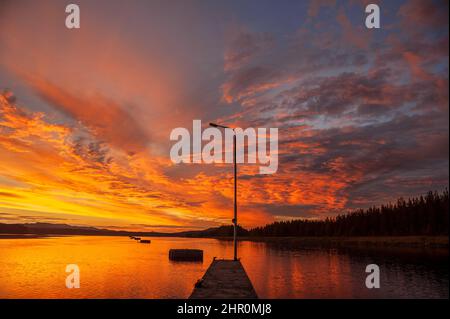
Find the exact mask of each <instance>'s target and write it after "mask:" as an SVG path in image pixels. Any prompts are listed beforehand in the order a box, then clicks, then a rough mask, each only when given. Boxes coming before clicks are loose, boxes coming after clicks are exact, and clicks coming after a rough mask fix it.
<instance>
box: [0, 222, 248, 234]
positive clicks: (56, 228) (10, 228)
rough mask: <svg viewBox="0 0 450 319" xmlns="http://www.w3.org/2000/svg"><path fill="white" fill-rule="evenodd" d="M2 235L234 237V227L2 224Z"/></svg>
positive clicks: (241, 229) (0, 231)
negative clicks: (188, 228)
mask: <svg viewBox="0 0 450 319" xmlns="http://www.w3.org/2000/svg"><path fill="white" fill-rule="evenodd" d="M0 234H37V235H97V236H153V237H154V236H161V237H227V236H233V226H220V227H216V228H208V229H205V230H198V231H183V232H176V233H162V232H129V231H116V230H110V229H102V228H96V227H88V226H73V225H68V224H51V223H25V224H4V223H0ZM238 235H239V236H246V235H248V231H247V230H245V229H243V228H242V227H238Z"/></svg>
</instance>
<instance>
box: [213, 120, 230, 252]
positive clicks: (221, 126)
mask: <svg viewBox="0 0 450 319" xmlns="http://www.w3.org/2000/svg"><path fill="white" fill-rule="evenodd" d="M209 125H210V126H212V127H217V128H223V129H227V128H229V129H232V130H233V163H234V218H233V220H232V221H233V226H234V227H233V243H234V258H233V259H234V260H237V164H236V132H235V131H234V129H233V128H231V127H228V126H224V125H219V124H215V123H209Z"/></svg>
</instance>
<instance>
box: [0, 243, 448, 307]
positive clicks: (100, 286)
mask: <svg viewBox="0 0 450 319" xmlns="http://www.w3.org/2000/svg"><path fill="white" fill-rule="evenodd" d="M151 241H152V242H151V244H140V243H137V242H135V241H134V240H131V239H129V238H128V237H96V236H95V237H93V236H68V237H50V238H30V239H0V298H187V297H188V296H189V295H190V293H191V292H192V289H193V286H194V283H195V282H196V281H197V280H198V279H199V278H201V277H202V276H203V274H204V272H205V271H206V269H207V268H208V266H209V264H210V262H211V260H212V258H213V257H214V256H215V257H218V258H230V257H231V256H232V242H229V241H220V240H215V239H191V238H165V237H164V238H151ZM171 248H198V249H203V250H204V261H203V262H202V263H201V262H200V263H195V262H194V263H192V262H190V263H189V262H172V261H169V259H168V251H169V249H171ZM239 254H240V256H241V261H242V263H243V265H244V267H245V269H246V271H247V274H248V276H249V277H250V279H251V281H252V282H253V284H254V287H255V290H256V292H257V294H258V296H259V297H260V298H448V297H449V278H448V269H449V263H448V251H447V250H433V251H430V250H427V251H422V250H420V249H401V250H399V249H395V250H392V249H389V250H388V249H383V250H341V249H296V250H292V249H290V250H288V249H280V248H279V247H274V246H272V245H269V244H266V243H256V242H249V241H244V242H241V243H239ZM373 263H374V264H377V265H378V266H379V267H380V271H381V276H380V277H381V288H380V289H367V288H366V286H365V278H366V276H367V274H366V273H365V268H366V265H368V264H373ZM67 264H77V265H78V266H79V269H80V288H79V289H67V288H66V286H65V280H66V276H67V275H68V274H67V273H66V272H65V269H66V265H67Z"/></svg>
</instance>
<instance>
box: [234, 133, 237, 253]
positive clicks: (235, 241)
mask: <svg viewBox="0 0 450 319" xmlns="http://www.w3.org/2000/svg"><path fill="white" fill-rule="evenodd" d="M233 147H234V149H233V162H234V219H233V223H234V232H233V241H234V260H237V163H236V133H234V135H233Z"/></svg>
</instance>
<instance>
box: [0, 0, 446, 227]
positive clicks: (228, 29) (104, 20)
mask: <svg viewBox="0 0 450 319" xmlns="http://www.w3.org/2000/svg"><path fill="white" fill-rule="evenodd" d="M68 3H70V2H68V1H16V0H14V1H7V0H6V1H5V0H3V1H0V92H3V93H2V94H1V95H0V222H6V223H16V222H52V223H68V224H74V225H92V226H97V227H107V228H111V229H129V230H154V231H179V230H187V229H203V228H207V227H213V226H219V225H222V224H230V223H231V217H232V216H231V215H232V204H233V202H232V200H233V188H232V185H233V184H232V177H233V175H232V172H233V171H232V166H231V165H230V164H177V165H175V164H173V163H172V162H171V160H170V157H169V150H170V148H171V146H172V145H173V142H172V141H170V140H169V135H170V132H171V130H172V129H174V128H176V127H185V128H188V129H190V130H191V128H192V120H194V119H200V120H202V122H203V123H204V124H205V125H206V124H207V123H208V122H218V123H224V124H226V125H232V126H236V127H242V128H247V127H255V128H256V127H267V128H269V127H274V128H275V127H276V128H278V129H279V166H278V172H277V173H276V174H273V175H260V174H259V171H258V166H255V165H241V166H240V167H239V194H238V202H239V222H240V224H242V225H243V226H245V227H252V226H257V225H263V224H266V223H269V222H272V221H275V220H283V219H292V218H323V217H325V216H335V215H336V214H338V213H345V212H347V211H349V210H352V209H355V208H360V207H368V206H371V205H377V204H381V203H386V202H388V201H392V200H395V199H396V198H398V197H399V196H405V197H407V196H416V195H421V194H423V193H425V192H427V191H428V190H442V189H444V188H445V187H448V184H449V91H448V77H449V76H448V75H449V69H448V68H449V60H448V56H449V46H448V31H449V16H448V1H447V0H436V1H425V0H424V1H417V0H413V1H362V0H353V1H333V0H317V1H264V0H258V1H256V0H255V1H250V0H249V1H190V0H182V1H181V0H179V1H129V2H128V1H127V2H125V1H81V0H80V1H79V0H77V1H72V3H77V4H78V5H79V6H80V9H81V28H80V29H71V30H69V29H67V28H66V27H65V24H64V23H65V18H66V15H67V14H66V13H65V6H66V5H67V4H68ZM366 3H378V4H379V5H380V8H381V29H370V30H369V29H367V28H366V27H365V25H364V19H365V15H366V14H365V12H364V8H365V4H366Z"/></svg>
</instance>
